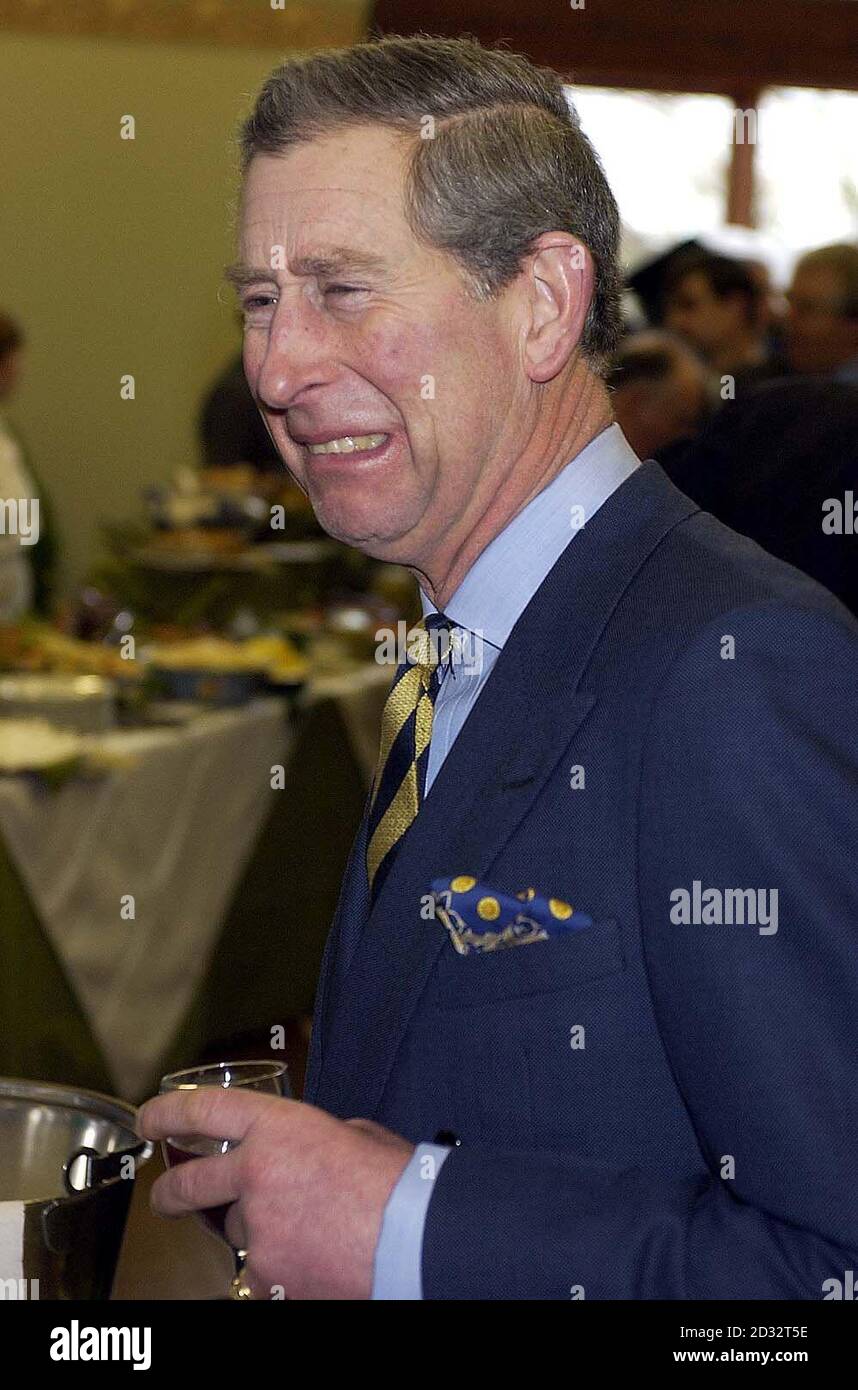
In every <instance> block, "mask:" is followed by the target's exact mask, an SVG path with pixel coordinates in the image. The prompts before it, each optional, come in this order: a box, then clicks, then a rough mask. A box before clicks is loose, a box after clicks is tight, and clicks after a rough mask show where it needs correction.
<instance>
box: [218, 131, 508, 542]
mask: <svg viewBox="0 0 858 1390" xmlns="http://www.w3.org/2000/svg"><path fill="white" fill-rule="evenodd" d="M403 171H404V150H403V144H402V142H401V141H400V140H399V139H398V138H397V137H396V135H395V134H394V133H393V132H391V131H388V130H385V129H380V128H376V127H371V126H367V127H356V128H351V129H347V130H342V131H337V132H336V133H332V134H328V135H326V136H324V137H320V138H318V139H316V140H313V141H311V142H308V143H306V144H302V145H297V146H294V147H293V148H291V149H289V150H287V152H286V153H285V154H283V155H277V156H270V155H259V156H257V157H256V158H255V159H254V160H253V161H252V163H251V165H250V168H249V170H248V172H247V176H246V179H245V185H244V191H243V199H242V210H241V224H240V256H241V262H242V263H243V264H244V265H245V266H246V267H256V268H258V274H257V273H254V274H253V275H252V276H251V277H250V278H248V279H247V280H246V281H245V283H244V284H243V285H242V286H241V288H240V291H239V293H240V299H241V302H242V304H243V307H244V317H245V340H244V367H245V372H246V374H247V379H248V383H249V385H250V388H251V390H252V391H253V393H254V396H255V397H256V400H257V403H258V405H259V407H260V409H261V412H262V415H263V418H264V419H265V421H266V423H267V425H268V428H269V430H270V431H271V434H272V437H273V439H274V442H275V444H276V446H277V448H278V450H279V452H280V454H281V455H282V457H283V459H284V461H285V463H286V466H287V468H288V469H289V471H290V473H291V474H292V475H293V477H294V478H295V479H296V481H297V482H298V483H299V484H300V485H301V486H302V487H303V488H304V490H305V491H306V492H307V494H308V496H309V498H310V501H311V503H312V506H313V509H314V511H315V513H316V516H317V517H318V519H319V522H320V524H321V525H322V526H323V527H324V529H325V530H326V531H328V532H329V534H331V535H332V536H336V537H337V538H338V539H340V540H342V541H345V542H346V543H348V544H350V545H354V546H357V547H359V548H360V549H362V550H364V551H365V552H366V553H367V554H370V555H374V556H377V557H379V558H383V559H387V560H395V561H400V562H402V563H415V564H419V563H420V561H421V559H423V558H424V557H427V556H430V555H431V554H432V553H433V550H434V549H435V548H436V547H437V545H438V543H439V542H440V541H443V540H445V539H446V540H447V541H449V538H450V536H451V535H453V536H455V533H456V528H457V527H463V528H466V527H469V526H470V524H472V520H473V517H474V515H475V511H474V509H475V508H478V507H483V508H484V506H485V503H484V502H482V501H481V499H482V498H486V499H488V498H489V497H490V495H491V493H490V489H491V488H492V487H493V486H494V484H493V482H492V479H493V477H496V476H499V475H500V474H501V473H502V472H503V470H504V468H506V467H508V466H510V464H511V462H512V461H514V453H515V448H516V441H514V440H511V439H510V437H509V436H510V429H511V426H510V424H509V421H510V419H512V420H513V421H514V420H515V410H514V409H513V407H514V405H515V401H516V392H517V391H518V390H520V389H521V377H522V374H521V372H520V370H519V363H518V354H517V352H516V341H517V339H516V334H515V331H514V329H513V326H512V321H511V316H510V312H509V308H508V305H507V303H506V298H505V296H504V295H500V296H499V297H498V298H497V299H496V300H493V301H490V302H488V303H478V302H476V301H475V300H474V299H473V298H471V297H469V296H468V294H467V292H466V287H465V284H464V282H463V280H462V277H461V273H460V270H459V268H458V266H457V264H456V263H455V262H454V261H453V260H452V258H451V257H449V256H448V255H446V254H443V253H441V252H438V251H435V250H432V249H429V248H427V247H425V246H423V245H422V244H420V243H419V242H418V241H417V240H416V239H415V237H414V236H413V234H412V232H411V230H410V228H409V227H408V225H407V222H406V220H405V217H404V213H403V206H402V189H403ZM276 248H283V249H282V251H281V252H278V251H277V249H276ZM272 254H274V255H275V257H276V256H277V255H279V256H280V260H279V261H277V260H275V265H277V266H281V265H282V266H283V267H284V268H282V269H281V268H277V269H271V268H270V267H271V264H272ZM347 437H348V438H350V439H351V440H355V439H357V441H358V445H359V447H357V448H355V449H352V450H351V451H348V452H346V450H348V449H349V445H348V444H347V443H345V442H343V443H342V445H341V446H338V445H334V446H331V441H337V440H339V441H345V439H346V438H347ZM368 437H369V438H368ZM324 444H328V445H329V447H334V448H335V449H336V448H337V447H342V449H343V450H344V451H343V452H326V453H319V452H318V451H317V449H318V446H320V445H324ZM476 514H477V515H479V512H478V511H477V512H476ZM464 534H466V531H464Z"/></svg>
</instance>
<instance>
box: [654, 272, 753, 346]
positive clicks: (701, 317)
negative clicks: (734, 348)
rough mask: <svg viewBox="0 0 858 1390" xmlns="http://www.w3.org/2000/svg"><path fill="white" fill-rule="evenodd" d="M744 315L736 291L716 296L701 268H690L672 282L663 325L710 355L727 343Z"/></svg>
mask: <svg viewBox="0 0 858 1390" xmlns="http://www.w3.org/2000/svg"><path fill="white" fill-rule="evenodd" d="M744 319H745V309H744V304H743V301H742V299H741V297H740V296H739V295H726V296H725V297H724V298H723V299H719V297H718V295H717V294H714V293H713V291H712V286H711V285H710V284H709V281H708V279H707V278H706V276H705V275H704V274H703V273H702V271H697V270H695V271H690V272H689V274H688V275H685V276H683V278H682V279H681V280H680V281H679V283H678V284H677V285H676V287H675V289H674V291H673V293H672V294H671V296H670V299H669V301H668V305H667V311H666V313H665V327H666V328H669V329H670V331H671V332H672V333H677V334H678V335H679V337H680V338H684V339H685V341H686V342H687V343H690V344H691V346H692V347H694V348H696V350H697V351H698V352H700V353H702V354H703V356H704V357H710V356H712V355H714V354H716V353H718V352H719V351H720V350H721V348H722V347H723V346H724V345H725V344H726V345H729V344H730V343H731V342H732V341H733V338H734V336H735V334H736V332H737V331H739V330H740V329H741V328H742V326H743V324H744Z"/></svg>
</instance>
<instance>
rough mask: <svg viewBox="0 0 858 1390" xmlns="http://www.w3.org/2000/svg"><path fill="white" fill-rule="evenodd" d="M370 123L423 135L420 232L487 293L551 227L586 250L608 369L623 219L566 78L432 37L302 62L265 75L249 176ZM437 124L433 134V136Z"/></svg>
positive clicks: (244, 141) (410, 191)
mask: <svg viewBox="0 0 858 1390" xmlns="http://www.w3.org/2000/svg"><path fill="white" fill-rule="evenodd" d="M427 118H431V121H432V123H433V127H434V128H433V127H427ZM366 124H375V125H381V126H386V127H388V128H390V129H392V130H395V131H398V132H400V133H402V134H405V135H407V134H411V135H412V136H413V148H412V149H411V151H410V158H409V163H408V167H407V174H406V187H405V210H406V216H407V218H408V221H409V225H410V227H411V230H412V231H413V233H414V234H415V236H417V237H418V238H419V239H420V240H422V241H423V242H424V243H425V244H427V245H430V246H433V247H435V248H438V249H440V250H444V251H447V252H449V253H450V254H451V255H452V256H453V257H455V259H456V260H457V261H458V262H459V265H460V267H461V268H462V270H463V271H464V272H465V275H466V277H467V279H468V281H469V282H470V287H471V289H472V290H473V292H474V293H475V294H476V295H477V296H478V297H479V298H490V297H492V296H494V295H496V294H497V293H498V292H499V291H500V290H502V289H503V288H504V287H505V286H506V285H508V284H509V283H510V282H511V281H512V280H513V279H514V278H515V276H516V275H517V274H518V273H519V271H520V269H521V266H522V263H523V260H524V257H525V256H526V255H527V254H528V253H529V252H530V251H532V249H533V247H534V243H535V242H536V240H537V238H538V237H539V236H541V235H542V233H544V232H551V231H565V232H568V233H570V234H571V235H572V236H574V237H576V238H577V239H578V240H579V241H581V242H583V244H584V245H585V246H586V247H587V248H588V250H589V251H590V254H591V256H592V258H593V262H594V267H595V286H594V292H593V299H592V302H591V304H590V307H589V311H588V314H587V318H586V322H585V324H584V330H583V333H582V337H581V346H582V350H583V352H584V353H585V355H586V356H587V358H588V359H589V360H590V361H591V363H592V364H593V366H594V367H595V368H596V369H597V370H598V371H603V370H604V367H605V363H606V361H607V359H608V358H609V357H610V355H611V353H612V352H613V351H614V349H615V347H616V344H617V341H618V339H619V332H620V286H621V273H620V268H619V262H618V255H619V214H618V211H617V205H616V202H615V200H614V196H613V194H612V193H611V190H610V188H609V186H608V182H607V179H606V178H605V174H604V171H603V169H602V166H601V164H600V162H599V158H598V156H597V155H596V152H595V151H594V149H593V147H592V145H591V144H590V142H589V140H588V139H587V137H586V135H585V134H584V133H583V131H582V130H581V127H580V124H579V121H578V117H577V114H576V113H575V111H574V109H573V108H572V107H571V106H570V104H569V102H568V100H567V97H566V94H565V92H564V88H563V84H562V82H561V79H560V77H559V75H558V74H557V73H556V72H554V71H552V70H551V69H550V68H539V67H536V66H535V65H534V64H533V63H531V62H530V61H529V59H527V58H525V57H523V56H521V55H519V54H515V53H509V52H505V51H502V50H496V49H486V48H482V47H481V46H480V45H479V44H478V43H477V42H476V41H475V40H473V39H444V38H431V37H427V36H424V35H420V36H416V37H413V38H398V37H390V38H384V39H380V40H377V41H374V42H370V43H361V44H357V45H355V46H354V47H353V48H342V49H329V50H325V51H322V52H320V53H315V54H312V55H310V56H308V57H303V58H296V59H292V60H290V61H288V62H286V63H284V64H283V65H282V66H281V67H279V68H277V69H276V70H275V71H274V72H273V73H272V74H271V75H270V77H269V78H268V79H267V81H266V82H265V84H264V86H263V88H262V90H261V92H260V94H259V96H258V98H257V101H256V105H255V107H254V110H253V111H252V113H251V115H250V116H249V117H248V118H247V120H246V121H245V122H244V124H243V126H242V128H241V133H240V150H241V168H242V170H243V171H244V172H246V171H247V168H248V166H249V165H250V162H251V160H252V159H253V158H254V157H255V156H256V155H258V154H280V153H282V152H283V151H285V150H286V149H288V148H289V147H290V146H291V145H295V144H302V143H306V142H307V141H310V140H313V139H315V138H317V137H318V136H321V135H325V134H327V133H328V132H329V131H332V130H336V129H340V128H343V127H344V126H355V125H366ZM427 129H429V130H430V131H431V138H421V132H426V131H427Z"/></svg>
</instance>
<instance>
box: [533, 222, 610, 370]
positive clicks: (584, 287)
mask: <svg viewBox="0 0 858 1390" xmlns="http://www.w3.org/2000/svg"><path fill="white" fill-rule="evenodd" d="M521 274H522V288H523V290H524V292H525V296H526V301H527V303H526V307H527V321H526V322H527V327H526V332H525V336H524V366H525V370H526V371H527V374H528V376H529V377H530V379H531V380H532V381H550V380H551V378H552V377H555V376H556V375H557V373H558V372H559V371H560V370H561V368H562V367H563V366H565V364H566V362H568V360H569V358H570V357H571V355H572V353H573V352H574V351H575V349H576V348H577V346H578V344H579V342H580V341H581V334H582V333H583V331H584V322H585V320H586V318H587V311H588V309H589V308H590V302H591V300H592V298H593V288H594V285H595V268H594V265H593V257H592V255H591V254H590V251H589V250H588V248H587V247H586V246H585V245H584V243H583V242H582V241H578V240H577V238H576V237H573V236H571V235H570V234H569V233H568V232H545V233H543V235H542V236H541V237H540V238H539V239H538V241H537V242H536V245H535V247H534V249H533V250H532V251H531V252H530V254H529V256H527V258H526V259H525V262H524V264H523V266H522V271H521Z"/></svg>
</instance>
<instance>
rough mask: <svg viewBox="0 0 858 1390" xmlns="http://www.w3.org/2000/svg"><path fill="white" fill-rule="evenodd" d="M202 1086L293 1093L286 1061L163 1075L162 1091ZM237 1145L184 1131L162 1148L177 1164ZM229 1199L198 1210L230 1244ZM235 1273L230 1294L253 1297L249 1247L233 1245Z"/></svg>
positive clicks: (217, 1064) (216, 1064) (213, 1065)
mask: <svg viewBox="0 0 858 1390" xmlns="http://www.w3.org/2000/svg"><path fill="white" fill-rule="evenodd" d="M199 1086H223V1087H224V1088H226V1087H233V1086H241V1087H243V1089H244V1090H246V1091H262V1092H265V1093H267V1094H268V1095H272V1096H289V1094H290V1091H289V1079H288V1076H287V1067H286V1063H285V1062H274V1061H269V1062H265V1061H263V1062H212V1063H211V1064H210V1065H208V1066H201V1067H189V1068H188V1069H187V1070H185V1071H174V1072H170V1073H169V1075H167V1076H163V1077H162V1078H161V1086H160V1090H161V1093H162V1094H163V1092H165V1091H195V1090H197V1088H198V1087H199ZM234 1148H235V1142H234V1141H233V1140H231V1139H212V1138H210V1137H209V1135H207V1134H183V1135H181V1136H179V1137H178V1138H176V1139H170V1138H168V1139H164V1140H163V1141H162V1144H161V1150H162V1152H163V1155H164V1163H165V1164H166V1166H167V1167H168V1168H175V1167H176V1165H177V1164H179V1163H187V1162H188V1160H189V1159H192V1158H208V1157H210V1156H211V1155H212V1154H225V1153H228V1152H229V1150H230V1149H234ZM228 1211H229V1203H227V1204H226V1205H225V1206H219V1207H208V1208H206V1210H205V1211H201V1212H198V1213H197V1215H198V1216H199V1217H200V1219H201V1221H202V1223H203V1225H204V1226H205V1227H206V1228H207V1229H208V1230H209V1231H211V1232H212V1234H213V1235H216V1236H218V1237H219V1238H220V1239H221V1240H222V1241H224V1242H225V1243H226V1244H227V1245H229V1241H228V1240H227V1238H226V1232H225V1230H224V1226H225V1222H226V1214H227V1212H228ZM229 1248H230V1250H231V1251H232V1258H233V1262H234V1265H235V1273H234V1275H233V1278H232V1282H231V1284H230V1292H229V1296H230V1298H236V1299H245V1298H250V1297H252V1295H251V1292H250V1289H249V1288H248V1286H247V1284H245V1282H244V1277H243V1276H244V1265H245V1260H246V1258H247V1251H246V1250H236V1249H235V1247H234V1246H232V1245H230V1247H229Z"/></svg>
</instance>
